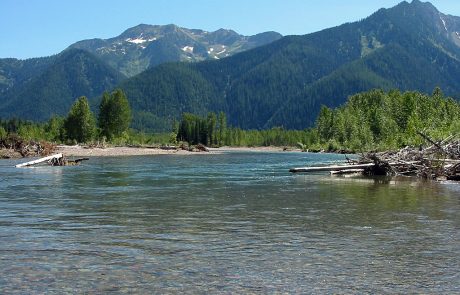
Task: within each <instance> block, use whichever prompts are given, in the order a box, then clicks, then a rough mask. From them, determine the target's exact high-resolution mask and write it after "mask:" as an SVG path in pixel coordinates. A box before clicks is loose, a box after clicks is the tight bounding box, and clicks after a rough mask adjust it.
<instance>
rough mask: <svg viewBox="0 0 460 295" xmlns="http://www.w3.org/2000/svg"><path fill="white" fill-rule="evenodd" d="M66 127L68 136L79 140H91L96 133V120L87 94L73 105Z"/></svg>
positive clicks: (66, 120)
mask: <svg viewBox="0 0 460 295" xmlns="http://www.w3.org/2000/svg"><path fill="white" fill-rule="evenodd" d="M64 128H65V131H66V134H67V138H68V139H71V140H76V141H77V142H89V141H91V140H92V139H93V138H94V136H95V135H96V121H95V119H94V116H93V113H92V112H91V110H90V108H89V104H88V99H87V98H86V97H85V96H82V97H80V98H79V99H78V100H77V101H76V102H75V103H74V104H73V105H72V107H71V109H70V111H69V114H68V115H67V118H66V119H65V121H64Z"/></svg>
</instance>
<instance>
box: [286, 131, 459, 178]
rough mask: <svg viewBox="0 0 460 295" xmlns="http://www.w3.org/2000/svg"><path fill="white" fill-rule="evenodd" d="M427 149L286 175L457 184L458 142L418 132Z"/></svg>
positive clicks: (373, 155) (372, 155)
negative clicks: (384, 177) (394, 178)
mask: <svg viewBox="0 0 460 295" xmlns="http://www.w3.org/2000/svg"><path fill="white" fill-rule="evenodd" d="M419 134H420V136H422V137H423V138H424V139H425V140H426V141H427V142H428V143H429V144H430V146H428V147H426V148H422V147H419V148H412V147H405V148H403V149H401V150H399V151H397V152H382V153H368V154H363V155H362V156H361V157H360V159H359V160H358V161H352V160H350V159H348V158H347V161H348V163H347V164H348V165H333V166H323V167H302V168H293V169H290V170H289V171H290V172H293V173H297V172H317V171H330V172H331V174H349V173H356V172H359V171H362V174H364V175H369V176H372V175H388V176H392V175H407V176H417V177H420V178H425V179H436V180H455V181H460V140H453V138H454V137H453V136H450V137H448V138H446V139H444V140H441V141H435V140H433V139H431V138H430V137H429V136H427V135H425V134H423V133H422V132H419Z"/></svg>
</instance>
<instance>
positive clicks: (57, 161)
mask: <svg viewBox="0 0 460 295" xmlns="http://www.w3.org/2000/svg"><path fill="white" fill-rule="evenodd" d="M85 160H89V158H79V159H75V160H69V159H67V158H66V157H65V156H64V155H63V154H55V155H51V156H47V157H43V158H40V159H36V160H32V161H29V162H25V163H21V164H17V165H16V166H15V167H16V168H23V167H29V166H33V165H37V164H41V163H45V162H46V163H47V164H48V165H51V166H75V165H79V164H80V163H81V162H82V161H85Z"/></svg>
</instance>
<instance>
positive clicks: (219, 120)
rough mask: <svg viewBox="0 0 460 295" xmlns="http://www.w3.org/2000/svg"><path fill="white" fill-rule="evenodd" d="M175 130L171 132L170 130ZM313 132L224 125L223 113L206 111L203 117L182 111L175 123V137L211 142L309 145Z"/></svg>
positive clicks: (224, 144) (258, 144)
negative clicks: (176, 125)
mask: <svg viewBox="0 0 460 295" xmlns="http://www.w3.org/2000/svg"><path fill="white" fill-rule="evenodd" d="M172 134H175V133H172ZM316 138H317V136H316V135H315V132H314V131H313V130H285V129H283V128H280V127H275V128H272V129H268V130H243V129H241V128H235V127H228V126H227V121H226V115H225V113H224V112H220V113H219V115H218V116H216V114H214V113H209V114H208V115H207V117H206V118H204V117H200V116H198V115H195V114H190V113H184V114H183V115H182V120H181V121H180V123H179V130H178V134H177V140H178V141H186V142H188V143H189V144H199V143H202V144H205V145H211V146H296V145H297V144H298V143H299V142H302V143H305V144H306V145H312V144H313V143H315V142H316V140H317V139H316Z"/></svg>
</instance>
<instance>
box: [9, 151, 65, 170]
mask: <svg viewBox="0 0 460 295" xmlns="http://www.w3.org/2000/svg"><path fill="white" fill-rule="evenodd" d="M61 158H62V154H55V155H51V156H48V157H44V158H40V159H37V160H33V161H29V162H25V163H21V164H17V165H16V168H21V167H27V166H32V165H36V164H40V163H43V162H48V161H54V160H59V159H61Z"/></svg>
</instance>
